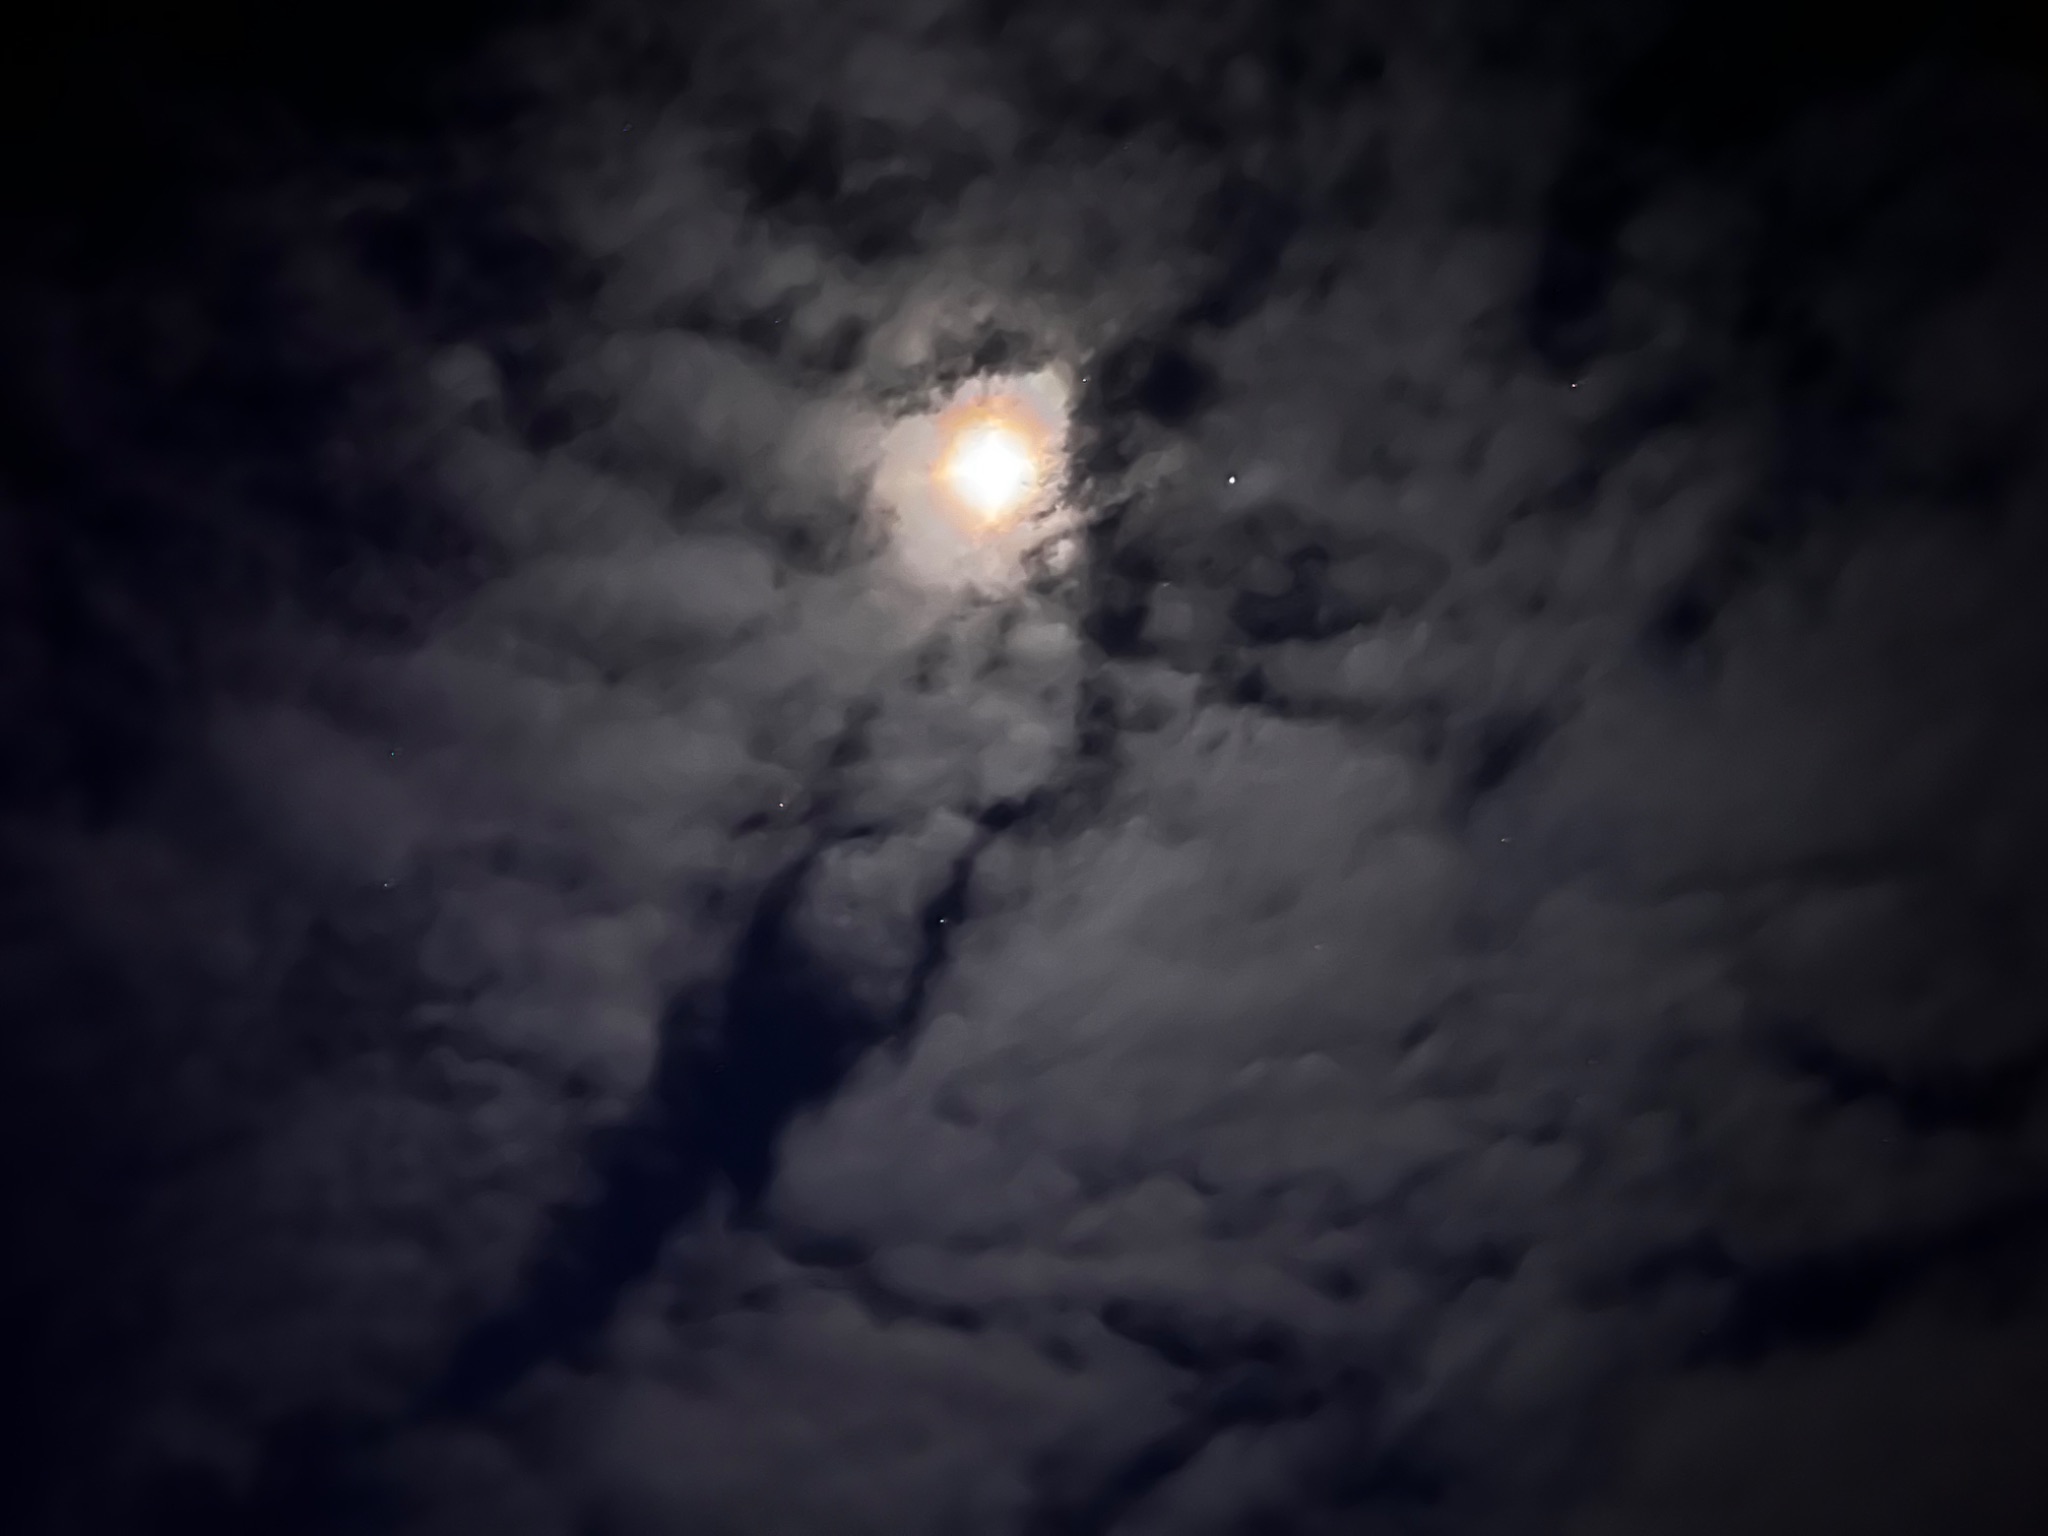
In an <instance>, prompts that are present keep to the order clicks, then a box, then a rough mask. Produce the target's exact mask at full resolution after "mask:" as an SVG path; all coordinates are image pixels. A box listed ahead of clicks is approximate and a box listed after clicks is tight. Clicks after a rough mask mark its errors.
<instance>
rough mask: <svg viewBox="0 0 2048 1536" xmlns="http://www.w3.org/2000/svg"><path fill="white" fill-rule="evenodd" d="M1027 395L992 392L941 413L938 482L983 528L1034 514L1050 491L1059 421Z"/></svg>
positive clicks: (935, 473) (935, 476)
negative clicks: (1045, 493)
mask: <svg viewBox="0 0 2048 1536" xmlns="http://www.w3.org/2000/svg"><path fill="white" fill-rule="evenodd" d="M1033 406H1034V402H1031V401H1028V400H1026V399H1024V398H1023V397H1022V396H1021V395H1016V394H1010V393H1006V392H1001V391H992V392H990V393H988V394H986V395H982V396H979V397H970V398H968V399H965V400H962V401H960V402H957V403H956V404H954V405H952V406H950V407H948V408H947V409H946V410H944V411H941V412H940V413H939V418H938V422H937V426H938V439H939V443H940V445H941V446H940V450H939V456H938V462H937V463H936V464H935V465H933V467H932V476H933V479H934V482H935V483H936V484H937V486H938V487H939V489H940V490H941V491H942V492H943V493H944V495H945V496H946V497H947V499H948V500H949V501H950V502H951V503H952V504H953V506H954V508H955V509H956V510H957V511H959V512H961V513H964V514H966V516H967V517H968V518H969V519H970V520H971V522H972V523H974V524H977V525H979V526H981V527H992V526H998V525H1001V524H1004V523H1007V522H1009V521H1011V520H1012V519H1014V518H1016V517H1018V516H1020V515H1021V514H1023V513H1024V512H1026V511H1028V510H1029V509H1030V508H1031V507H1032V506H1033V504H1034V503H1035V502H1037V501H1038V500H1039V499H1040V497H1041V496H1042V495H1043V493H1044V492H1045V490H1046V487H1047V482H1048V480H1049V479H1050V478H1051V475H1052V471H1053V469H1054V467H1055V456H1056V454H1057V452H1058V446H1059V445H1058V441H1057V437H1056V431H1057V427H1058V425H1059V424H1058V423H1057V422H1056V421H1055V420H1053V419H1051V415H1052V413H1050V412H1047V411H1044V410H1042V409H1034V408H1033Z"/></svg>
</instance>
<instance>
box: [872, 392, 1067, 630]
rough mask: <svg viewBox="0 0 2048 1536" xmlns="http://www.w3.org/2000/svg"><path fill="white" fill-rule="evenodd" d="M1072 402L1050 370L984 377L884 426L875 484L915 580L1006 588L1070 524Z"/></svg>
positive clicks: (1013, 582)
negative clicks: (1029, 557)
mask: <svg viewBox="0 0 2048 1536" xmlns="http://www.w3.org/2000/svg"><path fill="white" fill-rule="evenodd" d="M1067 402H1068V386H1067V382H1066V378H1065V376H1064V375H1063V374H1061V373H1060V372H1058V371H1056V370H1053V369H1044V370H1041V371H1039V372H1037V373H1031V374H1012V375H1007V376H1003V377H984V378H979V379H974V380H971V381H969V382H968V383H966V384H964V385H962V386H961V387H960V388H959V389H958V390H957V391H955V392H954V393H953V394H952V395H951V396H950V397H949V398H947V399H946V400H945V401H943V402H941V403H939V404H938V405H937V406H936V407H935V408H934V409H932V410H930V411H922V412H919V413H917V414H915V415H911V416H904V417H901V418H899V419H898V420H897V421H896V422H895V423H894V424H892V425H891V426H890V427H889V429H888V430H887V432H886V433H884V435H883V438H882V442H881V445H880V446H881V453H880V456H879V459H878V462H877V463H876V466H875V480H874V488H875V491H876V494H877V495H878V497H879V498H880V500H881V501H882V503H883V505H885V506H886V507H888V508H889V510H890V511H891V512H892V513H893V514H894V521H895V539H894V543H895V545H896V548H897V551H898V553H899V554H900V556H901V558H902V559H903V561H904V562H905V565H906V567H907V568H908V570H909V571H910V572H911V574H912V575H913V576H914V577H915V578H916V579H917V580H918V581H920V582H921V583H924V584H927V585H936V586H940V587H962V586H965V587H979V588H983V589H987V590H1001V589H1004V588H1007V587H1009V586H1012V585H1014V584H1015V583H1016V582H1017V581H1019V580H1021V579H1022V577H1023V572H1024V566H1023V561H1024V558H1025V556H1026V554H1027V553H1028V552H1029V551H1031V550H1034V549H1038V548H1040V547H1042V546H1044V547H1049V546H1050V544H1051V541H1053V540H1055V539H1057V538H1058V537H1059V536H1060V535H1061V534H1063V533H1064V532H1066V531H1067V528H1068V525H1069V524H1070V523H1071V522H1072V509H1071V508H1068V507H1066V506H1064V505H1063V504H1062V501H1061V494H1062V492H1063V491H1064V489H1065V483H1066V473H1067V470H1066V437H1067Z"/></svg>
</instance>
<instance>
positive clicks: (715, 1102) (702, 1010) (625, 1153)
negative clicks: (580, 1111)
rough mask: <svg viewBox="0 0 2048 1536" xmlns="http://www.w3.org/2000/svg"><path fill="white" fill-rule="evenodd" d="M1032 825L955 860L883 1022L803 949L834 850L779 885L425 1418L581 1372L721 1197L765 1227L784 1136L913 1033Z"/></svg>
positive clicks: (686, 1010) (686, 1014) (687, 998)
mask: <svg viewBox="0 0 2048 1536" xmlns="http://www.w3.org/2000/svg"><path fill="white" fill-rule="evenodd" d="M1023 814H1025V810H1024V808H1023V807H1021V806H1016V807H1008V806H1006V807H998V808H996V809H995V810H994V811H993V812H992V813H991V816H992V818H993V819H992V821H989V822H986V823H985V827H984V830H983V831H982V833H981V834H980V835H979V836H978V837H977V838H976V839H975V840H974V841H973V842H972V843H971V844H970V845H969V847H968V849H967V850H966V851H965V852H964V853H962V854H961V855H960V856H959V857H958V858H956V860H955V861H954V863H953V865H952V868H951V870H950V872H949V874H948V877H947V879H946V881H945V883H944V885H943V887H942V888H941V889H940V890H939V891H938V892H937V894H936V895H934V896H933V897H932V898H931V900H929V901H928V902H927V903H926V904H925V906H924V908H923V910H922V911H921V913H920V914H919V918H918V924H919V927H918V940H919V943H918V950H917V954H916V956H915V958H914V961H913V963H912V966H911V970H910V973H909V976H908V978H907V979H906V982H905V985H904V988H903V991H902V994H901V997H900V999H899V1000H898V1002H897V1003H896V1005H895V1006H894V1007H893V1008H892V1009H891V1010H890V1011H889V1012H888V1013H887V1014H886V1015H885V1016H884V1015H877V1014H876V1013H874V1012H872V1011H871V1010H870V1009H868V1008H867V1007H864V1006H863V1005H862V1004H860V1003H859V1002H857V1001H856V1000H855V998H854V996H853V994H852V993H851V991H850V990H849V989H848V987H847V985H846V983H845V982H844V981H843V980H842V979H840V978H839V977H837V976H835V975H834V974H833V973H832V971H831V969H830V968H829V967H828V966H827V965H825V964H824V963H823V962H822V961H821V960H820V959H819V958H818V957H817V956H815V955H813V954H812V953H810V952H809V950H808V949H807V947H806V946H805V945H804V943H803V942H802V940H801V939H800V938H799V937H798V933H797V925H796V920H795V919H796V912H797V906H798V903H799V902H800V901H801V900H802V898H803V895H804V891H805V885H806V882H807V881H808V880H809V879H810V878H811V875H812V873H813V871H814V869H815V868H816V866H817V862H818V859H819V857H820V855H822V854H823V853H824V851H825V849H826V848H827V847H829V846H830V844H829V843H824V844H820V845H819V846H817V847H815V848H813V849H812V850H811V851H810V852H809V853H807V854H806V855H805V856H804V857H803V858H801V859H799V860H797V861H796V862H794V863H793V864H791V865H790V866H789V867H788V868H786V869H785V870H783V871H782V873H781V874H780V875H779V876H777V878H776V879H774V880H773V881H771V882H770V884H769V885H768V887H767V889H766V890H765V891H764V892H763V893H762V895H761V897H760V898H759V900H758V902H757V903H756V906H755V910H754V913H753V916H752V918H751V920H750V921H749V923H748V925H747V928H746V931H745V932H744V934H743V935H742V937H741V939H740V941H739V943H738V944H737V946H736V947H735V950H734V954H733V957H732V960H731V964H730V966H729V969H728V972H727V977H726V980H725V983H724V985H723V987H722V989H720V991H719V992H718V993H717V995H715V996H712V995H707V994H706V993H704V992H702V991H693V992H690V993H686V994H685V995H683V996H680V997H678V998H676V999H675V1000H674V1001H673V1002H672V1003H671V1004H670V1006H669V1007H668V1009H667V1010H666V1011H665V1013H664V1015H663V1018H662V1020H661V1030H660V1054H659V1059H658V1061H657V1063H656V1066H655V1070H654V1074H653V1077H652V1079H651V1081H650V1084H649V1086H648V1089H647V1091H646V1093H645V1095H644V1096H643V1099H642V1101H641V1103H640V1104H639V1106H638V1107H637V1108H636V1109H635V1110H634V1111H633V1113H632V1114H630V1115H629V1116H628V1117H627V1118H626V1120H625V1121H624V1122H623V1123H621V1124H619V1125H617V1126H615V1127H612V1128H611V1129H609V1130H607V1131H606V1132H604V1133H603V1135H602V1136H601V1137H600V1139H599V1141H598V1144H597V1145H596V1146H595V1147H593V1149H592V1155H591V1163H592V1172H591V1176H590V1184H591V1188H590V1191H589V1193H587V1194H586V1195H585V1196H584V1197H583V1198H581V1199H580V1200H578V1201H576V1202H575V1203H573V1204H571V1205H570V1206H569V1207H568V1208H567V1209H565V1210H564V1211H562V1212H561V1213H560V1214H559V1215H558V1216H557V1218H556V1220H555V1221H554V1223H553V1224H552V1226H551V1227H550V1228H549V1229H548V1230H547V1232H546V1233H545V1234H544V1235H543V1236H542V1238H541V1239H540V1241H539V1243H538V1245H537V1247H536V1250H535V1253H534V1257H533V1259H532V1260H531V1263H530V1266H529V1270H528V1274H527V1278H526V1280H525V1281H524V1283H523V1285H522V1287H521V1289H520V1291H519V1292H518V1294H517V1295H516V1296H515V1297H514V1299H513V1300H512V1302H511V1303H510V1304H509V1305H508V1306H507V1307H506V1308H505V1309H504V1310H502V1311H501V1312H499V1313H498V1314H496V1315H494V1316H492V1317H489V1318H486V1319H485V1320H484V1321H483V1322H482V1323H480V1324H479V1325H478V1326H477V1327H476V1328H474V1329H473V1330H472V1331H471V1332H470V1333H469V1334H468V1335H467V1336H466V1337H465V1338H464V1339H463V1340H462V1341H461V1343H460V1344H459V1345H458V1347H457V1349H456V1351H455V1353H454V1355H453V1357H452V1358H451V1360H450V1362H449V1364H448V1367H447V1369H446V1372H445V1373H444V1375H443V1376H442V1378H441V1379H440V1381H439V1382H437V1383H436V1384H435V1386H434V1387H433V1389H432V1390H431V1391H430V1392H429V1394H428V1396H427V1399H426V1401H425V1404H424V1406H425V1408H426V1411H428V1412H429V1413H433V1414H442V1413H457V1414H460V1413H473V1412H478V1411H481V1410H483V1409H485V1408H487V1407H488V1406H489V1405H490V1404H491V1403H492V1402H494V1401H495V1400H496V1399H497V1398H498V1397H500V1396H501V1395H502V1394H503V1393H505V1392H506V1391H508V1390H510V1389H511V1388H512V1387H513V1386H515V1385H516V1384H517V1383H518V1382H519V1381H520V1380H521V1379H523V1378H524V1377H525V1376H526V1375H527V1374H528V1373H529V1372H530V1371H531V1370H533V1369H534V1368H535V1367H537V1366H539V1365H540V1364H542V1363H544V1362H546V1361H549V1360H556V1359H574V1358H576V1357H578V1356H579V1355H580V1354H581V1353H582V1352H583V1351H584V1350H586V1349H588V1348H589V1347H591V1346H592V1345H593V1344H594V1343H595V1342H596V1340H597V1337H598V1335H599V1334H600V1333H601V1332H602V1330H603V1328H604V1326H605V1325H606V1323H607V1322H608V1321H609V1319H610V1317H611V1315H612V1313H613V1311H614V1310H615V1308H616V1306H617V1305H618V1302H619V1300H620V1298H621V1297H622V1296H623V1294H624V1293H625V1291H626V1290H627V1289H628V1288H629V1287H630V1286H632V1285H633V1284H634V1283H635V1282H637V1281H638V1280H640V1279H642V1278H644V1277H645V1276H646V1275H648V1274H649V1273H651V1272H652V1271H653V1269H654V1267H655V1265H656V1263H657V1262H658V1260H659V1259H660V1257H661V1254H662V1252H663V1250H664V1248H665V1247H666V1245H667V1244H668V1242H669V1240H670V1238H671V1237H672V1235H673V1234H674V1233H676V1232H677V1231H678V1230H679V1229H680V1228H681V1227H682V1226H683V1225H684V1224H685V1223H687V1222H688V1221H689V1220H690V1219H691V1218H692V1217H694V1216H696V1215H698V1214H699V1213H701V1212H702V1211H703V1210H704V1209H705V1208H706V1207H707V1205H708V1203H709V1202H710V1201H711V1200H712V1199H713V1198H714V1197H715V1196H718V1195H720V1194H723V1195H725V1196H727V1197H729V1198H730V1200H731V1202H732V1211H731V1218H732V1219H733V1220H735V1221H737V1222H740V1223H743V1224H744V1223H750V1222H753V1221H755V1220H757V1219H758V1215H759V1207H760V1203H761V1201H762V1199H763V1197H764V1196H765V1194H766V1193H767V1191H768V1188H769V1185H770V1182H771V1180H772V1178H773V1175H774V1164H775V1151H776V1145H777V1143H778V1141H779V1140H780V1138H781V1136H782V1133H783V1131H784V1130H785V1129H786V1128H787V1127H788V1125H789V1124H790V1122H791V1121H792V1120H793V1119H794V1118H795V1117H796V1116H797V1115H799V1114H801V1113H802V1112H803V1111H804V1110H806V1109H808V1108H810V1107H812V1106H815V1105H817V1104H820V1103H822V1102H824V1101H826V1100H828V1099H829V1098H830V1097H831V1096H832V1094H833V1093H834V1092H836V1091H837V1089H838V1088H839V1087H840V1085H841V1084H842V1083H843V1082H844V1081H845V1079H846V1076H847V1074H848V1073H849V1072H850V1071H851V1070H852V1069H853V1067H854V1066H855V1064H856V1063H857V1062H858V1061H859V1060H860V1059H861V1058H862V1057H863V1056H864V1055H865V1054H866V1053H867V1052H868V1051H870V1050H873V1049H874V1048H876V1047H877V1046H880V1045H883V1044H885V1043H887V1042H889V1041H891V1040H894V1039H900V1038H902V1037H903V1036H904V1035H905V1034H906V1033H907V1032H908V1031H910V1030H912V1029H913V1028H914V1027H915V1026H916V1024H917V1022H918V1020H919V1018H920V1017H921V1015H922V1012H923V1009H924V1005H925V997H926V992H927V990H928V989H929V987H930V985H931V983H932V981H933V979H934V978H935V977H936V976H937V975H938V974H939V972H940V971H941V970H942V969H943V967H944V965H945V963H946V959H947V957H948V954H949V952H950V946H951V943H952V941H953V937H954V935H955V934H956V933H957V932H958V931H959V928H960V926H961V924H962V922H963V921H964V920H965V918H966V916H967V892H968V888H969V883H970V880H971V877H972V873H973V868H974V862H975V859H976V858H977V857H978V855H979V853H980V851H981V849H982V847H983V846H985V844H986V841H987V839H988V837H990V836H992V835H994V830H993V827H994V824H995V823H1004V824H1008V823H1013V822H1014V821H1015V820H1017V819H1018V818H1020V817H1021V816H1022V815H1023Z"/></svg>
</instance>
